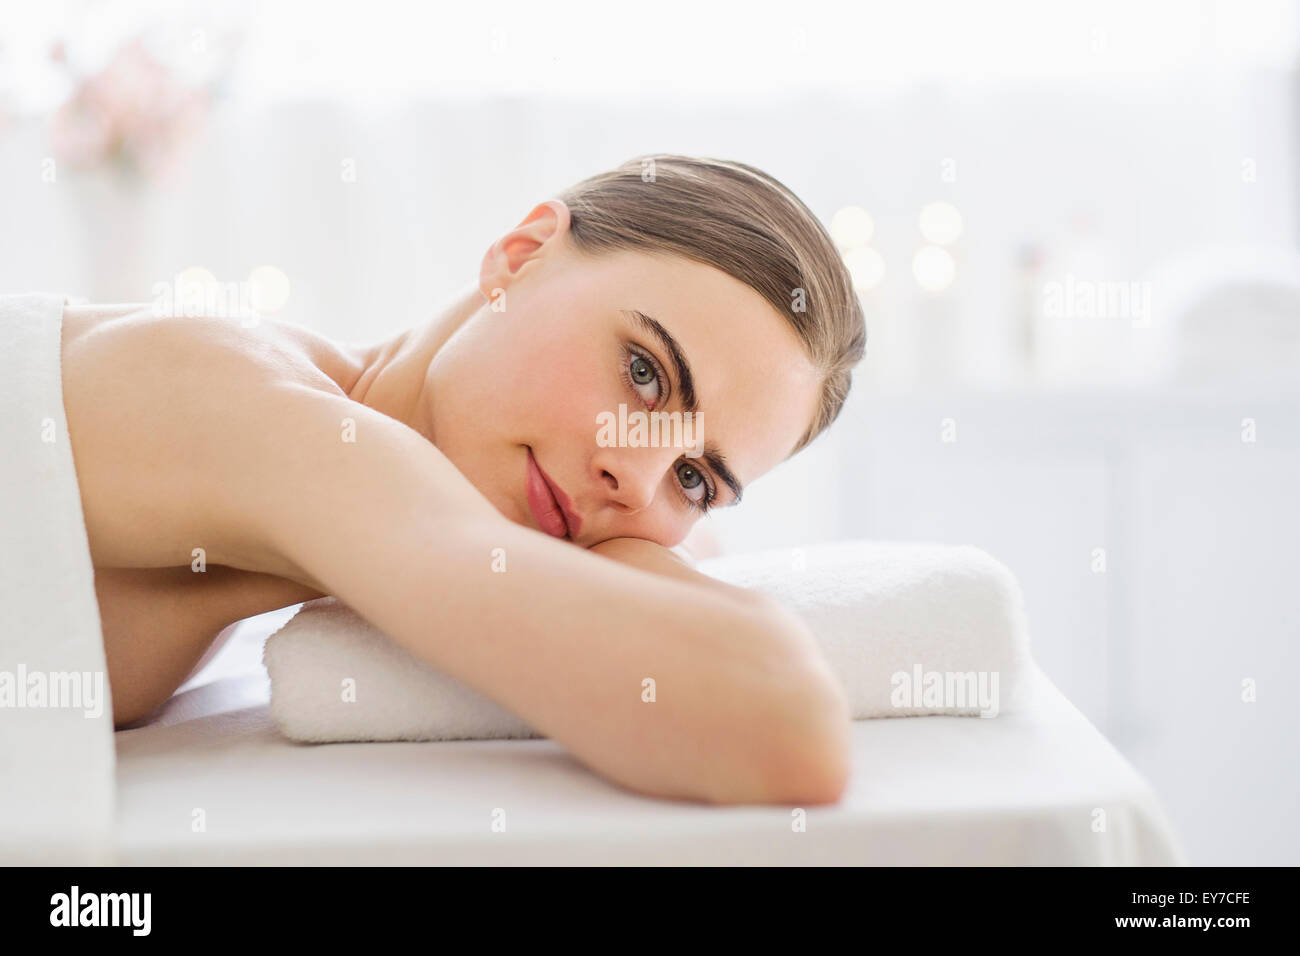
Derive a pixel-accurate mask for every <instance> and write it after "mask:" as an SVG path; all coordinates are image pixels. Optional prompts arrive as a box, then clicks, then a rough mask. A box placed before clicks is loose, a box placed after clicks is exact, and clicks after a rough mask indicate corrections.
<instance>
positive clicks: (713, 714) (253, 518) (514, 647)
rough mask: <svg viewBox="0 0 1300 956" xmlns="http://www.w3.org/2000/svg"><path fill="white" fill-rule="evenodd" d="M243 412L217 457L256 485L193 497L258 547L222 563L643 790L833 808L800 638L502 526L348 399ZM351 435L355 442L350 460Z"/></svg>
mask: <svg viewBox="0 0 1300 956" xmlns="http://www.w3.org/2000/svg"><path fill="white" fill-rule="evenodd" d="M241 403H247V405H246V406H245V407H242V408H237V409H232V410H230V412H229V414H228V415H227V416H226V418H225V419H224V420H223V424H221V425H219V426H215V427H219V428H222V429H224V434H223V435H222V436H221V443H222V444H235V445H238V446H239V447H238V449H237V451H236V453H235V454H233V455H232V454H230V453H229V451H227V453H226V454H225V455H224V456H223V457H225V458H232V457H233V458H235V459H237V460H240V461H244V462H256V463H257V466H256V467H255V468H245V469H243V470H242V471H241V470H235V469H229V468H227V469H225V471H224V473H222V474H219V475H215V476H212V477H211V483H212V484H211V487H205V488H199V489H195V496H196V499H198V500H197V501H196V503H201V504H204V505H206V506H210V507H213V508H221V507H225V508H227V509H228V510H229V514H228V515H227V516H226V521H227V524H228V526H229V527H231V528H232V529H234V528H239V529H242V531H243V535H242V536H241V538H240V539H239V540H241V541H249V540H250V539H251V540H255V541H256V542H257V546H256V547H250V546H249V545H244V546H243V553H235V552H236V551H238V550H240V548H239V546H237V545H235V544H234V543H233V541H234V539H231V541H232V543H230V544H228V545H226V547H228V548H229V549H230V551H229V553H224V554H222V553H218V554H215V555H214V554H213V553H212V550H211V549H210V550H209V561H212V562H217V563H223V564H230V565H232V566H235V567H248V568H251V569H254V570H262V571H267V572H269V573H276V574H279V575H280V576H283V577H289V578H292V579H294V580H298V581H300V582H302V583H304V584H307V585H308V586H316V587H318V589H319V590H321V591H323V592H326V593H329V594H333V595H335V596H336V597H338V598H339V599H340V600H341V601H343V602H344V603H346V604H348V605H349V606H351V607H352V608H354V609H355V610H356V611H357V612H358V613H360V614H361V615H362V616H364V617H365V618H366V619H367V620H369V621H370V622H372V623H373V624H374V625H375V626H376V627H378V628H379V629H380V630H382V631H383V632H385V633H386V634H388V635H389V636H390V637H391V638H392V639H393V640H395V641H397V642H398V643H399V644H401V645H402V646H404V647H406V648H407V649H408V650H410V651H411V652H412V653H414V654H416V655H417V656H419V657H420V658H422V659H424V660H426V661H428V662H429V663H430V664H432V665H433V666H435V667H437V668H438V669H440V670H441V671H443V672H444V673H447V674H449V675H451V676H453V677H455V678H457V679H459V680H461V681H463V682H464V683H465V684H467V685H468V686H470V687H473V688H475V689H476V690H478V691H479V692H480V693H483V694H485V695H486V696H488V697H489V698H492V699H493V700H495V701H497V702H498V703H500V704H501V705H502V706H503V707H505V708H506V709H508V710H510V711H511V712H512V713H514V714H516V715H517V716H519V717H520V718H521V719H523V720H525V721H527V722H528V723H529V724H530V725H531V726H533V727H534V728H536V729H537V730H538V732H540V733H542V734H544V735H546V736H547V737H550V738H551V739H553V740H556V741H557V742H559V743H560V744H562V745H563V746H565V747H566V748H567V749H568V750H569V751H570V753H572V754H573V755H574V756H575V757H576V758H577V759H578V760H580V761H582V762H583V763H584V764H586V765H588V766H589V767H591V768H592V769H594V770H596V771H597V772H599V773H601V774H603V775H604V776H606V777H608V778H609V779H611V780H613V781H614V782H616V783H618V784H620V785H622V786H625V787H628V788H629V789H632V790H635V791H637V792H640V793H645V794H650V795H654V796H662V797H673V798H685V799H698V800H705V801H710V802H715V803H727V804H730V803H799V804H813V803H825V802H834V801H836V800H838V799H839V797H840V795H841V793H842V791H843V789H844V786H845V785H846V782H847V777H848V773H849V761H850V757H849V745H848V732H849V717H848V708H847V705H846V704H845V701H844V697H843V692H842V690H841V689H840V687H839V685H838V683H837V682H836V680H835V679H834V677H833V676H832V675H831V674H830V673H829V671H828V669H827V668H826V665H825V663H824V661H823V659H822V658H821V657H820V655H819V654H817V653H814V652H813V651H815V648H810V644H811V638H810V636H809V635H808V634H807V632H806V629H802V628H801V626H800V625H798V623H797V622H794V621H793V618H792V617H782V616H773V615H771V614H770V613H768V608H767V607H766V606H765V605H764V604H763V602H762V601H756V600H753V599H752V595H751V597H750V598H741V597H738V596H737V595H735V594H733V593H730V592H729V591H728V590H727V589H726V588H718V587H715V586H712V585H709V586H706V585H705V584H704V583H702V582H699V581H695V580H683V579H677V580H675V579H673V578H670V577H666V576H664V575H661V574H648V573H646V572H645V571H643V570H639V569H637V568H634V567H627V566H624V565H621V564H620V563H619V562H617V561H611V560H605V559H602V558H601V556H600V555H599V554H592V553H588V551H587V550H586V549H582V548H578V547H575V546H573V545H572V544H571V543H569V542H564V541H559V540H556V539H554V538H550V537H548V536H546V535H545V534H542V533H541V532H538V531H534V530H532V529H529V528H525V527H522V526H520V525H517V524H514V523H513V522H509V521H507V520H506V519H505V518H504V517H502V516H501V515H500V513H499V512H497V511H496V509H495V508H493V507H492V505H491V504H490V503H489V502H488V501H487V500H486V499H485V498H483V496H482V495H481V494H480V493H479V492H478V491H477V489H475V488H474V487H473V486H472V485H471V484H470V483H469V482H468V481H466V480H465V478H464V477H463V476H462V475H461V474H460V472H459V471H457V470H456V468H455V467H454V466H453V465H452V464H451V463H450V462H449V461H447V459H446V457H445V456H443V455H442V453H441V452H439V451H438V449H437V448H436V447H435V446H433V445H432V444H430V443H429V442H428V441H426V440H425V439H424V438H423V437H422V436H420V435H419V434H417V433H416V432H414V431H413V430H411V429H409V428H407V427H406V426H405V425H402V424H400V423H398V422H396V421H394V420H393V419H391V418H388V417H386V416H384V415H382V414H380V413H378V412H375V411H374V410H372V409H369V408H366V407H365V406H361V405H358V404H357V403H354V402H350V401H348V400H347V399H345V398H342V397H340V396H334V395H331V394H328V393H324V392H319V391H315V390H312V389H309V388H305V387H300V386H288V387H277V388H266V389H263V390H260V391H259V392H258V393H257V394H249V395H244V396H241ZM347 417H350V418H352V419H354V421H355V435H356V441H355V443H350V444H349V443H344V442H341V441H340V439H339V422H340V420H341V419H343V418H347ZM254 423H255V424H254ZM214 467H215V465H214ZM520 482H521V484H522V482H523V468H522V462H521V468H520ZM646 543H647V544H648V542H646ZM214 544H215V545H216V546H217V548H218V549H220V548H221V547H222V543H221V542H215V543H214ZM614 547H617V548H624V549H625V548H627V547H628V546H627V545H626V544H620V545H611V548H614ZM656 547H657V546H656ZM683 570H689V569H683ZM691 573H694V572H691ZM736 590H739V589H736ZM747 593H748V592H747Z"/></svg>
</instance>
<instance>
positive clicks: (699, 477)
mask: <svg viewBox="0 0 1300 956" xmlns="http://www.w3.org/2000/svg"><path fill="white" fill-rule="evenodd" d="M677 480H678V481H679V482H680V483H681V486H682V489H683V490H684V491H685V492H686V500H687V501H688V502H690V503H691V505H692V506H693V507H696V508H699V509H700V510H701V511H707V510H708V506H709V502H711V501H712V500H713V494H712V492H711V491H710V490H709V482H708V480H707V479H706V478H705V477H704V472H702V471H700V470H699V469H698V468H696V467H695V466H694V465H692V464H691V463H690V462H689V461H684V462H682V463H681V464H680V465H678V466H677Z"/></svg>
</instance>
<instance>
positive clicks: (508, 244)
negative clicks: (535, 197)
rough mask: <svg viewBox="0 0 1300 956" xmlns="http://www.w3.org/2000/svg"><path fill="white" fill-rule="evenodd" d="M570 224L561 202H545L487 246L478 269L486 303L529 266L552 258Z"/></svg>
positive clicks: (492, 299)
mask: <svg viewBox="0 0 1300 956" xmlns="http://www.w3.org/2000/svg"><path fill="white" fill-rule="evenodd" d="M570 221H571V220H570V215H569V207H568V206H567V205H565V203H564V201H563V200H561V199H548V200H546V201H545V202H543V203H538V204H537V205H536V206H534V207H533V210H532V211H531V212H530V213H529V214H528V215H527V216H525V217H524V218H523V219H522V220H521V221H520V223H519V225H517V226H515V228H514V229H511V230H510V231H509V232H507V233H506V234H505V235H503V236H501V237H499V238H498V239H497V240H496V241H495V242H493V243H492V245H490V246H488V249H487V252H485V253H484V254H483V262H482V264H481V266H480V267H479V289H480V290H481V291H482V292H483V294H484V295H485V296H487V298H488V301H489V302H493V303H495V302H496V301H497V299H498V297H500V296H502V295H503V294H504V292H505V290H506V289H508V288H509V287H510V285H511V283H513V282H515V281H517V279H518V277H519V275H520V273H521V272H522V271H523V269H524V267H525V266H527V265H528V263H530V262H540V261H542V260H543V259H545V258H546V257H547V256H549V255H554V254H555V253H556V252H557V251H558V250H559V249H560V247H561V246H562V245H563V244H564V242H565V237H566V236H567V235H568V232H569V224H570ZM498 311H503V309H499V310H498Z"/></svg>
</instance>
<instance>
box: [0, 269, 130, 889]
mask: <svg viewBox="0 0 1300 956" xmlns="http://www.w3.org/2000/svg"><path fill="white" fill-rule="evenodd" d="M65 301H66V299H65V297H63V296H57V295H45V294H29V295H6V296H0V382H3V383H4V414H2V415H0V529H3V533H0V608H2V609H3V612H4V613H3V614H2V615H0V864H3V865H14V864H40V865H48V864H72V865H104V864H106V863H110V862H112V843H111V837H112V826H113V811H114V808H113V797H114V777H113V775H114V770H115V766H116V754H115V751H114V741H113V706H112V701H111V700H110V697H109V687H108V671H107V667H106V663H105V658H104V643H103V636H102V633H101V631H100V621H99V604H98V602H97V601H96V599H95V583H94V581H95V579H94V568H93V567H92V565H91V560H90V545H89V542H88V540H87V538H86V526H85V523H84V521H83V519H82V512H81V493H80V489H79V487H78V484H77V474H76V470H75V468H74V466H73V460H72V445H71V443H70V442H69V441H68V422H67V418H66V416H65V414H64V411H63V375H62V362H61V360H62V327H63V306H64V303H65Z"/></svg>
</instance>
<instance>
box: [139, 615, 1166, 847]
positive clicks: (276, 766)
mask: <svg viewBox="0 0 1300 956" xmlns="http://www.w3.org/2000/svg"><path fill="white" fill-rule="evenodd" d="M292 611H293V609H292V608H291V609H286V610H284V611H277V612H274V613H273V614H270V615H263V616H262V617H260V618H252V619H250V620H249V621H246V622H244V623H243V624H241V625H240V626H239V628H238V629H237V630H236V631H235V633H234V634H233V635H232V637H231V639H230V642H229V643H228V644H227V646H226V647H225V648H224V649H223V650H222V651H221V653H220V654H218V655H217V657H216V658H214V659H213V661H212V662H211V663H210V664H209V666H208V667H207V668H205V670H204V672H203V673H200V674H198V675H196V676H195V678H194V680H192V681H191V682H189V684H188V685H187V686H186V687H185V688H183V689H182V692H181V693H179V694H178V695H177V696H176V697H174V698H173V699H172V700H171V701H170V702H169V703H168V704H167V705H166V707H165V708H164V710H163V711H162V712H161V713H160V714H159V715H158V716H157V717H156V718H155V719H154V720H153V721H152V722H151V723H150V724H148V725H146V726H140V727H137V728H134V729H131V730H123V731H119V732H118V733H117V749H118V801H117V805H118V829H117V853H118V861H119V862H120V863H123V864H132V865H145V864H231V865H235V864H238V865H249V864H465V865H474V864H539V863H540V864H548V863H549V864H688V865H689V864H1030V865H1054V864H1083V865H1088V864H1137V865H1170V864H1181V863H1183V862H1184V857H1183V854H1182V852H1181V849H1180V847H1179V846H1178V844H1177V841H1176V840H1175V839H1174V837H1173V835H1172V833H1171V831H1170V828H1169V826H1168V823H1167V821H1166V819H1165V815H1164V812H1163V810H1162V808H1161V807H1160V805H1159V803H1158V801H1157V800H1156V798H1155V796H1154V795H1153V793H1152V792H1151V789H1150V787H1149V786H1148V785H1147V783H1146V781H1145V780H1143V779H1142V778H1141V777H1140V776H1139V774H1138V773H1137V772H1136V771H1135V770H1134V769H1133V768H1132V767H1131V766H1130V765H1129V763H1128V762H1127V761H1126V760H1125V759H1124V758H1123V757H1122V756H1121V755H1120V754H1119V753H1118V752H1117V751H1116V750H1115V749H1114V748H1113V747H1112V746H1111V745H1110V744H1109V743H1108V742H1107V741H1106V740H1105V739H1104V738H1103V737H1102V736H1101V734H1099V733H1098V732H1097V730H1096V729H1094V728H1093V727H1092V725H1091V724H1089V723H1088V721H1087V719H1086V718H1084V717H1083V715H1082V714H1080V713H1079V712H1078V711H1077V710H1076V709H1075V708H1074V707H1073V706H1072V705H1071V704H1070V703H1069V702H1068V701H1067V700H1065V698H1064V697H1063V696H1061V694H1060V692H1059V691H1057V689H1056V688H1055V686H1053V685H1052V684H1051V683H1050V681H1048V680H1047V678H1046V677H1044V676H1043V675H1042V674H1041V673H1040V672H1039V671H1038V670H1037V668H1035V667H1031V670H1030V672H1029V673H1028V675H1027V683H1026V693H1025V695H1024V697H1023V699H1022V700H1021V702H1020V704H1021V706H1019V707H1017V709H1016V710H1015V711H1014V712H1012V713H1004V714H1002V715H1000V716H999V717H997V718H994V719H989V720H980V719H970V718H966V717H916V718H905V719H884V720H862V721H857V722H855V723H854V727H853V736H854V751H855V765H854V774H853V780H852V783H851V785H850V788H849V790H848V792H847V794H846V795H845V797H844V799H843V800H842V801H841V802H840V803H839V804H837V805H835V806H831V807H808V808H806V821H807V827H806V831H804V832H794V831H793V830H792V821H793V819H794V817H793V816H792V809H793V808H791V807H781V806H774V807H709V806H702V805H697V804H690V803H684V802H672V801H663V800H656V799H651V798H646V797H641V796H638V795H635V794H632V793H629V792H627V791H624V790H622V789H620V788H618V787H616V786H614V785H613V784H610V783H607V782H605V781H604V780H602V779H601V778H600V777H597V776H596V775H594V774H592V773H591V772H590V771H588V770H586V769H585V768H583V767H582V766H581V765H579V764H578V763H577V762H576V761H574V760H573V759H572V758H571V757H569V756H568V755H567V754H566V753H565V752H564V750H563V748H561V747H560V746H559V745H558V744H555V743H554V742H552V741H548V740H478V741H455V742H420V743H413V742H412V743H407V742H400V743H396V742H395V743H335V744H298V743H293V742H291V741H288V740H286V739H285V738H283V737H282V736H280V734H279V733H278V732H277V730H276V729H275V726H274V723H273V722H272V720H271V716H270V712H269V708H268V691H269V681H268V679H267V677H266V674H265V671H264V670H263V669H262V667H261V665H260V663H259V659H260V655H261V650H262V645H263V642H264V641H265V639H266V637H267V636H268V635H269V634H270V633H271V632H272V631H273V630H274V629H275V627H277V626H278V625H279V624H281V623H283V621H284V620H286V619H287V617H288V616H289V614H290V613H292ZM196 811H202V820H203V824H204V827H205V829H203V830H202V831H196V830H195V828H194V827H195V821H196V820H198V819H199V815H198V814H197V813H196ZM498 811H500V813H499V812H498ZM1098 811H1102V813H1101V814H1099V813H1098ZM494 813H495V814H497V815H496V816H495V817H494ZM502 813H503V814H504V820H505V830H504V831H503V832H494V831H493V829H492V825H493V821H494V819H501V818H502ZM1099 824H1101V825H1103V827H1104V828H1102V829H1098V826H1099Z"/></svg>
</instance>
